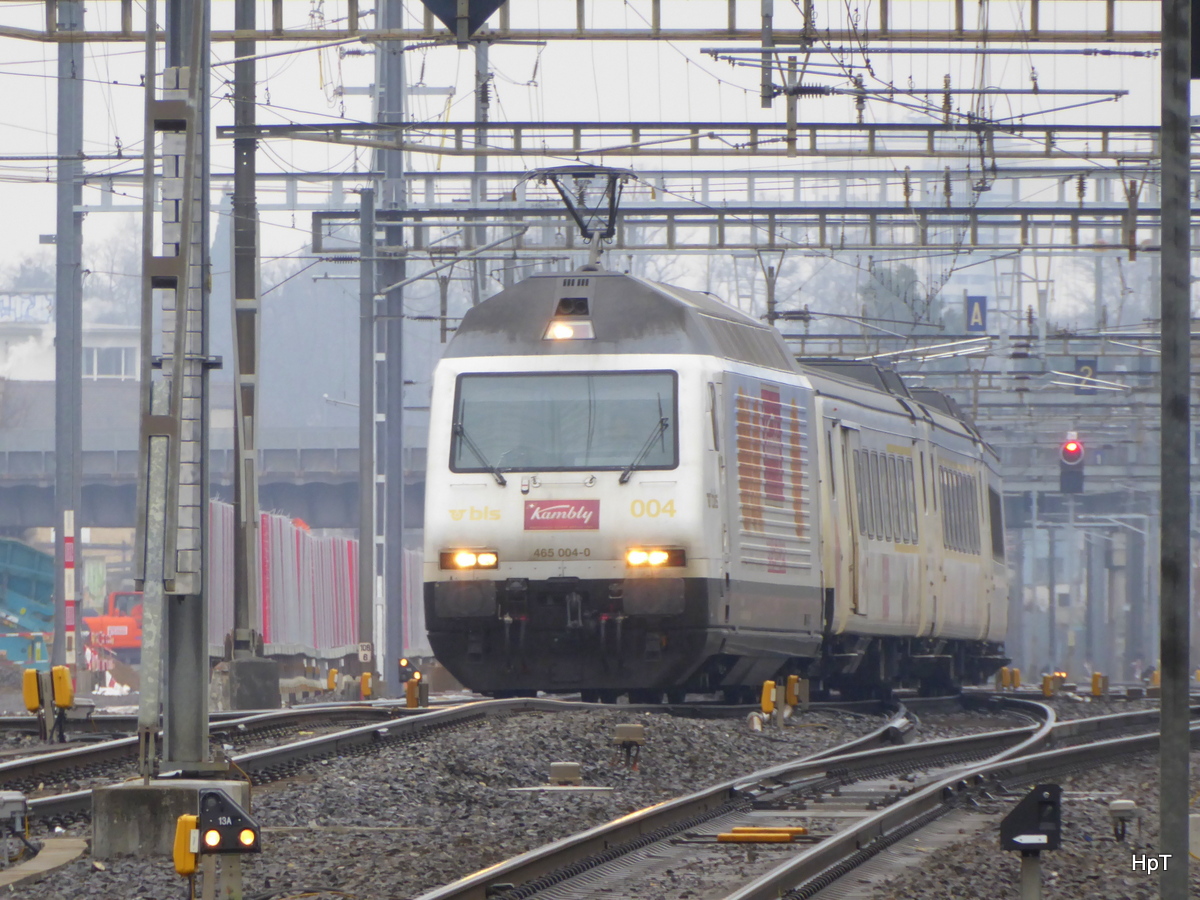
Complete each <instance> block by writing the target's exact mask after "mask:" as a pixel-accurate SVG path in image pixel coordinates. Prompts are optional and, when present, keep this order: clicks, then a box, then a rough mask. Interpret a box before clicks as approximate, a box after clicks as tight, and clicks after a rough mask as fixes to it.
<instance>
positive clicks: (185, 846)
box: [171, 815, 200, 875]
mask: <svg viewBox="0 0 1200 900" xmlns="http://www.w3.org/2000/svg"><path fill="white" fill-rule="evenodd" d="M199 823H200V817H199V816H191V815H183V816H180V817H179V818H178V819H176V820H175V845H174V847H173V850H172V854H171V855H172V856H173V857H174V858H175V871H176V872H178V873H179V874H180V875H194V874H195V872H196V854H198V853H199V852H200V831H199V829H198V826H199Z"/></svg>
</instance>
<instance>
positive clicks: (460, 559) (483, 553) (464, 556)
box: [438, 550, 500, 569]
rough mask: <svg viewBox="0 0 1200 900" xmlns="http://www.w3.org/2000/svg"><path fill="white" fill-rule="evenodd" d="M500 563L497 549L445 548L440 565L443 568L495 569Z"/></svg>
mask: <svg viewBox="0 0 1200 900" xmlns="http://www.w3.org/2000/svg"><path fill="white" fill-rule="evenodd" d="M499 564H500V556H499V554H497V553H496V551H495V550H443V551H442V552H441V553H439V554H438V566H439V567H440V568H443V569H494V568H496V566H498V565H499Z"/></svg>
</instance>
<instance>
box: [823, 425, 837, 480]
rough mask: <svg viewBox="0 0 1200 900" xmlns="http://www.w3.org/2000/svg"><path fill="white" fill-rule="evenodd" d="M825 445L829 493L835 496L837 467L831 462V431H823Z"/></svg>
mask: <svg viewBox="0 0 1200 900" xmlns="http://www.w3.org/2000/svg"><path fill="white" fill-rule="evenodd" d="M825 447H826V449H827V450H828V451H829V494H830V496H833V497H836V496H837V467H836V466H835V465H834V464H833V431H832V430H830V431H827V432H825Z"/></svg>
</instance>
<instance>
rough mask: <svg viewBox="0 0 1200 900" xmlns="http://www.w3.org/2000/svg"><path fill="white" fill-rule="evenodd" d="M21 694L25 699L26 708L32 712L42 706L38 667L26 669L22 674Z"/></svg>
mask: <svg viewBox="0 0 1200 900" xmlns="http://www.w3.org/2000/svg"><path fill="white" fill-rule="evenodd" d="M21 695H22V697H23V698H24V699H25V708H26V709H27V710H29V711H30V712H31V713H35V712H37V711H38V710H39V709H41V708H42V689H41V686H40V685H39V684H38V670H37V669H26V670H25V672H24V674H23V675H22V676H21Z"/></svg>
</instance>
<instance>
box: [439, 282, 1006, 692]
mask: <svg viewBox="0 0 1200 900" xmlns="http://www.w3.org/2000/svg"><path fill="white" fill-rule="evenodd" d="M830 388H832V389H833V390H832V391H831V390H830ZM839 391H840V393H839ZM832 397H839V398H840V399H838V400H837V402H839V403H841V404H842V405H843V407H850V406H857V407H858V408H859V412H858V414H857V417H858V418H859V419H861V420H862V421H863V425H862V426H861V430H862V435H863V437H862V442H863V443H862V446H863V447H864V448H865V447H866V446H868V445H871V444H873V443H876V441H875V440H874V438H873V437H871V436H870V435H871V434H872V432H873V430H874V429H877V428H882V429H883V431H889V430H890V431H893V432H894V431H896V430H897V429H902V426H911V427H910V430H911V432H912V434H911V437H910V438H909V442H908V443H907V444H905V445H904V446H903V447H899V448H898V449H897V448H896V447H893V451H894V452H893V453H892V455H891V456H889V457H888V459H889V460H890V466H891V468H890V469H888V468H887V466H886V465H885V466H884V469H883V471H884V472H885V474H887V472H889V471H890V472H891V475H892V479H893V481H895V476H896V473H897V471H898V472H900V473H904V474H905V478H906V482H905V483H906V484H909V485H911V484H912V483H913V482H912V478H913V474H912V473H913V471H914V469H913V467H912V463H913V461H914V460H915V459H917V456H918V453H919V448H920V447H925V446H927V447H929V449H930V452H929V454H928V456H929V460H930V464H931V465H932V463H933V459H934V454H933V452H932V449H933V444H932V443H931V440H935V439H936V438H935V437H933V431H935V430H936V429H931V427H930V426H931V425H932V424H933V423H935V420H939V417H940V416H941V414H940V413H938V414H934V413H929V412H928V411H925V410H924V408H923V407H919V405H918V404H915V403H914V404H912V407H917V408H921V409H922V410H923V411H924V419H923V420H922V421H921V422H918V421H917V419H916V417H915V416H914V415H912V414H911V410H910V414H909V416H908V419H909V420H911V421H906V420H905V418H904V416H905V414H904V412H903V410H905V409H910V407H909V406H907V405H905V404H904V403H903V402H900V403H897V398H895V397H893V396H891V395H890V394H888V393H887V392H886V391H873V390H870V389H866V388H863V387H862V386H861V385H859V386H858V387H853V386H850V385H848V384H843V383H842V382H839V381H838V380H837V379H836V378H832V379H831V378H830V377H829V376H827V375H823V374H820V373H816V372H809V371H806V370H804V369H802V368H801V367H799V366H798V365H797V364H796V363H795V361H794V360H793V359H792V358H791V356H790V354H789V353H788V351H787V348H786V346H785V345H784V344H783V341H782V339H781V338H780V337H779V335H778V334H777V333H776V332H775V331H774V330H773V329H770V328H768V327H766V326H764V325H762V324H761V323H758V322H756V321H754V320H752V319H750V318H748V317H746V316H744V315H742V314H741V313H739V312H737V311H735V310H732V309H730V308H728V307H726V306H724V305H723V304H721V303H719V302H717V301H715V300H713V299H711V298H710V297H708V296H705V295H703V294H699V293H695V292H691V291H684V290H680V289H677V288H673V287H670V286H665V285H657V284H652V283H649V282H646V281H643V280H641V279H637V278H632V277H630V276H627V275H620V274H617V273H611V272H603V271H598V270H595V271H587V270H584V271H580V272H575V273H571V274H570V275H567V276H563V275H543V276H537V277H534V278H531V279H529V280H527V281H525V282H522V283H521V284H520V285H517V286H516V287H514V288H511V289H509V290H506V291H504V292H502V293H501V294H498V295H497V296H495V297H493V298H491V299H489V300H487V301H485V302H484V303H482V304H480V305H479V306H477V307H475V308H473V309H472V310H470V311H469V312H468V313H467V315H466V316H465V317H464V319H463V322H462V324H461V326H460V328H459V329H458V331H457V332H456V334H455V337H454V338H453V339H452V341H451V342H450V344H449V346H448V347H447V351H446V354H445V356H444V358H443V359H442V361H441V362H440V363H439V365H438V368H437V370H436V372H435V374H434V384H433V404H432V408H431V412H430V434H429V456H428V475H427V481H426V505H425V541H426V546H425V578H424V580H425V606H426V624H427V627H428V629H429V639H430V644H431V646H432V647H433V650H434V652H435V654H436V655H437V657H438V659H439V660H440V661H441V662H442V663H443V664H444V665H446V667H447V668H448V669H450V671H451V672H452V674H454V675H455V676H456V677H457V678H458V679H459V680H460V681H461V682H463V683H464V684H466V685H467V686H469V687H471V688H473V689H475V690H479V691H483V692H487V693H493V694H497V695H505V694H514V693H529V692H533V691H536V690H556V691H567V690H580V691H582V692H583V693H584V695H585V697H589V698H610V697H613V696H615V695H616V694H619V693H624V692H628V693H629V694H630V696H631V697H632V698H634V699H642V700H657V699H658V698H659V697H660V696H661V695H662V694H663V692H666V693H667V694H668V695H672V696H681V695H682V693H683V692H684V691H685V690H716V689H721V690H724V691H726V693H727V694H728V695H730V696H733V697H745V696H747V695H748V694H749V692H750V691H752V690H753V689H754V686H755V685H757V684H758V683H760V682H761V681H762V680H763V679H765V678H769V677H771V676H772V675H776V674H778V673H781V672H791V671H796V672H802V673H805V674H809V675H812V676H814V677H825V679H826V681H827V683H828V684H830V685H834V686H842V687H843V688H844V687H846V686H847V685H852V684H858V682H860V681H863V680H864V679H866V683H867V684H873V683H874V682H872V681H871V679H872V678H873V677H874V679H875V682H877V681H878V677H877V676H872V675H871V672H874V671H875V670H878V672H879V673H880V674H886V673H887V669H886V667H881V666H879V665H876V664H875V663H872V664H871V665H868V666H867V667H860V666H859V665H858V662H861V661H862V660H863V659H867V658H869V656H870V653H871V652H876V653H877V654H878V651H879V650H880V649H881V648H883V647H884V644H883V643H881V642H883V641H889V642H891V643H890V644H888V648H889V649H888V651H887V652H888V655H889V657H894V656H896V654H897V653H905V652H908V650H909V647H910V645H909V644H907V643H906V644H902V645H901V644H897V643H896V642H897V641H919V642H920V643H917V644H912V645H911V646H912V647H913V648H915V649H917V650H920V654H919V655H920V656H921V657H922V658H925V657H929V658H939V659H942V658H945V659H949V658H950V657H949V656H948V655H947V654H946V653H944V652H943V649H944V644H945V642H944V641H943V640H942V637H943V635H942V634H941V632H939V630H938V629H939V628H940V627H943V626H944V625H946V623H948V622H950V619H948V618H947V617H946V616H943V617H942V619H943V621H942V623H941V625H939V624H938V622H936V621H935V620H934V619H932V618H930V616H929V615H928V611H929V610H930V609H936V598H935V597H933V595H932V593H931V592H932V591H933V590H934V588H930V589H929V590H925V589H923V588H922V587H921V586H920V585H917V584H916V579H917V578H918V577H924V576H918V575H913V576H912V577H911V578H910V577H909V576H904V578H905V580H904V585H906V586H904V587H902V588H901V587H897V588H896V591H895V593H896V596H897V602H896V603H893V604H892V605H891V606H889V605H888V603H887V601H886V599H885V601H884V604H883V606H882V607H881V608H880V609H879V612H878V614H877V615H874V616H873V617H871V616H867V615H865V611H866V610H868V609H871V608H872V607H873V603H872V602H869V599H868V598H866V597H865V596H864V597H860V596H858V595H856V594H855V593H854V591H855V590H856V587H855V585H861V586H862V587H866V586H867V585H871V586H872V589H881V590H883V591H884V592H885V598H886V596H887V594H886V592H888V591H889V590H890V589H891V582H890V581H888V577H891V579H892V581H895V580H896V579H897V578H898V577H899V576H886V575H885V578H884V581H882V582H880V581H879V579H878V577H877V576H876V575H873V574H871V573H878V572H879V571H882V572H884V573H887V572H889V571H892V572H895V573H899V572H901V571H902V570H903V571H911V572H913V573H916V572H918V569H917V568H915V567H914V566H915V564H914V566H908V567H907V568H906V566H905V565H903V564H902V563H903V562H904V561H905V560H906V559H908V558H910V557H911V558H913V559H916V557H915V556H913V554H917V555H920V554H921V553H922V552H924V551H928V552H929V553H930V554H932V555H930V556H928V559H929V560H930V561H931V562H930V565H935V567H936V568H937V571H938V572H939V573H941V572H942V556H941V554H940V552H939V551H938V550H937V549H936V543H937V536H936V531H935V528H934V526H933V525H932V524H930V525H920V528H919V523H918V518H919V517H918V511H917V508H916V502H917V497H916V494H915V488H911V487H910V488H909V489H908V493H903V492H900V493H894V494H893V495H892V497H893V499H892V501H891V507H889V510H890V509H891V508H892V507H894V511H895V515H896V516H898V515H899V511H900V498H905V499H904V502H905V503H910V504H912V513H911V527H910V526H909V524H908V523H909V520H908V519H907V518H906V519H905V523H906V524H905V526H904V527H903V528H901V526H900V525H899V519H897V526H896V528H895V534H894V539H893V534H892V530H891V527H890V524H889V526H888V530H887V543H886V544H884V543H880V542H875V541H867V540H862V541H859V540H858V537H859V535H858V531H857V530H856V527H855V523H854V521H853V519H852V518H851V516H852V513H853V511H854V509H853V507H854V505H853V504H847V503H846V500H845V497H843V498H842V499H841V500H840V501H839V500H838V498H837V496H836V495H835V493H833V492H834V491H835V487H836V482H835V479H831V478H829V477H827V476H828V474H829V473H828V471H827V470H828V468H829V465H830V460H831V459H832V457H830V456H829V455H828V453H826V449H827V450H828V452H829V453H832V452H833V451H832V448H833V443H832V441H831V442H830V443H829V445H828V448H825V447H824V444H823V441H822V439H821V435H822V433H823V432H822V429H823V428H824V427H825V426H824V424H823V417H825V416H827V415H828V414H829V410H830V409H831V406H830V403H831V398H832ZM864 398H866V399H864ZM943 418H944V417H943ZM892 420H895V423H893V421H892ZM857 427H859V426H856V428H857ZM955 427H956V429H957V431H956V440H959V443H963V440H961V439H960V437H961V436H963V435H965V444H966V445H969V447H974V446H975V444H979V443H981V442H978V441H975V442H974V443H972V441H973V440H974V439H973V438H971V436H970V434H969V433H968V432H966V431H964V430H963V426H961V425H956V426H955ZM839 428H840V427H839ZM840 431H844V429H841V428H840ZM959 433H961V435H960V434H959ZM890 440H891V441H892V443H893V444H895V443H897V441H898V440H899V439H898V438H897V437H896V436H895V435H893V436H892V438H890ZM840 441H842V437H841V436H840V434H839V442H840ZM854 441H855V447H856V448H857V447H858V441H859V437H858V432H857V431H856V433H855V437H854ZM847 446H848V444H847ZM968 449H969V448H968ZM863 452H864V456H863V459H864V460H865V459H867V456H866V451H865V449H864V451H863ZM971 452H974V451H971ZM847 453H849V451H847ZM905 455H906V456H905ZM977 456H978V454H977ZM924 458H925V457H924V456H921V457H920V459H921V460H924ZM905 459H907V461H908V468H907V469H906V468H905V466H904V460H905ZM981 459H982V457H979V458H978V459H977V460H976V462H975V463H974V465H976V466H977V467H978V466H979V465H981V462H980V460H981ZM897 460H899V461H900V464H899V466H898V467H897ZM921 465H922V466H923V465H924V462H922V463H921ZM955 465H958V466H959V467H960V468H962V467H963V464H962V463H955ZM968 468H969V462H968ZM865 471H866V469H864V472H865ZM921 475H922V477H924V470H923V469H922V470H921ZM876 477H877V479H878V476H876ZM931 477H932V476H931ZM863 485H864V487H868V488H869V482H868V481H867V480H866V479H865V477H864V480H863ZM876 489H878V488H876ZM886 489H887V485H886V482H885V491H886ZM844 490H845V489H843V491H844ZM899 490H900V488H899V487H898V482H897V484H894V485H893V486H892V491H893V492H896V491H899ZM868 495H869V489H868ZM863 502H864V501H863V500H862V499H860V500H859V504H862V503H863ZM839 503H840V505H839ZM881 508H882V507H881ZM964 509H965V507H964ZM924 512H925V518H927V519H928V520H929V522H931V523H932V522H934V521H935V519H934V518H932V516H933V514H932V512H929V511H928V510H925V511H924ZM891 515H892V513H891V512H889V513H888V516H889V517H890V516H891ZM907 515H908V513H906V516H907ZM888 521H889V522H890V518H889V520H888ZM992 524H993V526H994V523H992ZM920 529H923V530H924V535H923V537H920V538H919V531H920ZM879 530H880V533H879V538H880V539H881V540H882V539H883V537H884V532H883V526H882V525H880V529H879ZM871 533H872V534H874V532H873V531H872V532H871ZM865 534H866V527H865V524H864V527H863V535H864V536H865ZM851 547H856V548H857V549H853V550H852V551H851V552H850V554H849V555H847V553H846V552H844V550H845V549H847V548H851ZM835 548H836V552H835ZM903 554H907V556H903ZM889 559H890V560H891V567H890V569H889ZM987 562H988V568H987V572H988V573H989V577H990V572H991V569H990V565H991V561H990V560H988V561H987ZM881 566H882V568H880V567H881ZM984 569H985V567H984V565H983V561H982V560H980V561H979V562H978V563H976V562H975V561H974V559H973V558H969V559H966V561H965V562H964V563H963V565H960V566H959V567H958V569H956V570H955V571H956V572H960V574H961V573H965V575H964V576H963V577H962V578H959V581H960V582H962V584H961V587H962V588H963V589H964V590H968V591H969V590H971V589H972V587H973V585H972V584H971V578H973V577H975V576H976V575H978V576H979V579H980V581H979V584H982V583H983V582H982V577H983V573H984ZM960 570H961V571H960ZM847 573H849V574H848V576H847ZM926 574H928V573H926ZM956 577H958V576H957V575H956ZM964 579H965V580H964ZM910 582H911V584H910ZM956 586H958V583H957V582H956ZM909 594H911V597H910V596H909ZM926 595H928V596H926ZM910 601H911V612H910ZM957 601H958V606H957V607H956V609H957V608H958V607H962V609H964V610H966V612H965V613H964V615H965V616H966V618H965V620H964V621H963V622H961V623H958V624H959V625H960V626H962V627H960V628H959V631H962V632H963V636H967V637H971V636H973V637H974V638H976V643H977V644H978V645H979V646H978V647H977V648H975V649H973V650H970V651H969V652H970V653H974V654H975V655H976V656H978V655H979V653H980V652H983V653H986V654H988V655H989V658H990V657H994V656H996V655H997V652H996V648H995V647H994V646H992V645H991V644H987V642H986V641H983V640H981V639H983V638H985V637H987V636H986V635H984V634H982V633H979V632H980V628H979V627H978V623H979V622H980V621H982V622H984V623H985V625H984V626H983V630H984V631H986V630H987V625H986V622H987V621H988V610H987V609H986V608H983V609H982V610H979V609H975V610H971V609H968V607H969V606H970V601H968V600H967V599H966V598H965V597H963V596H959V597H958V598H957ZM931 604H933V605H932V606H931ZM984 605H985V606H986V601H985V604H984ZM943 608H945V609H948V607H945V606H944V607H943ZM961 611H962V610H960V612H961ZM921 616H924V617H925V618H924V619H922V618H921ZM964 629H965V631H964ZM949 636H951V637H957V636H958V635H957V634H955V635H949ZM985 644H987V645H986V646H985ZM963 646H966V645H965V644H964V645H963ZM977 651H979V652H977ZM956 652H959V656H960V659H959V661H958V663H957V665H958V667H959V668H960V669H961V668H962V667H963V660H964V659H965V658H966V657H965V656H963V652H960V651H956ZM856 660H857V662H855V661H856ZM925 665H926V667H928V664H925ZM950 665H951V667H952V666H953V663H951V664H950ZM860 668H862V671H861V672H860V671H859V670H860ZM936 668H937V667H936V666H935V669H936ZM913 671H916V670H915V669H914V670H913ZM938 671H940V669H938ZM907 673H908V670H907V669H898V668H896V667H895V666H893V667H892V670H891V674H892V675H893V676H896V677H899V676H903V675H905V674H907Z"/></svg>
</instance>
